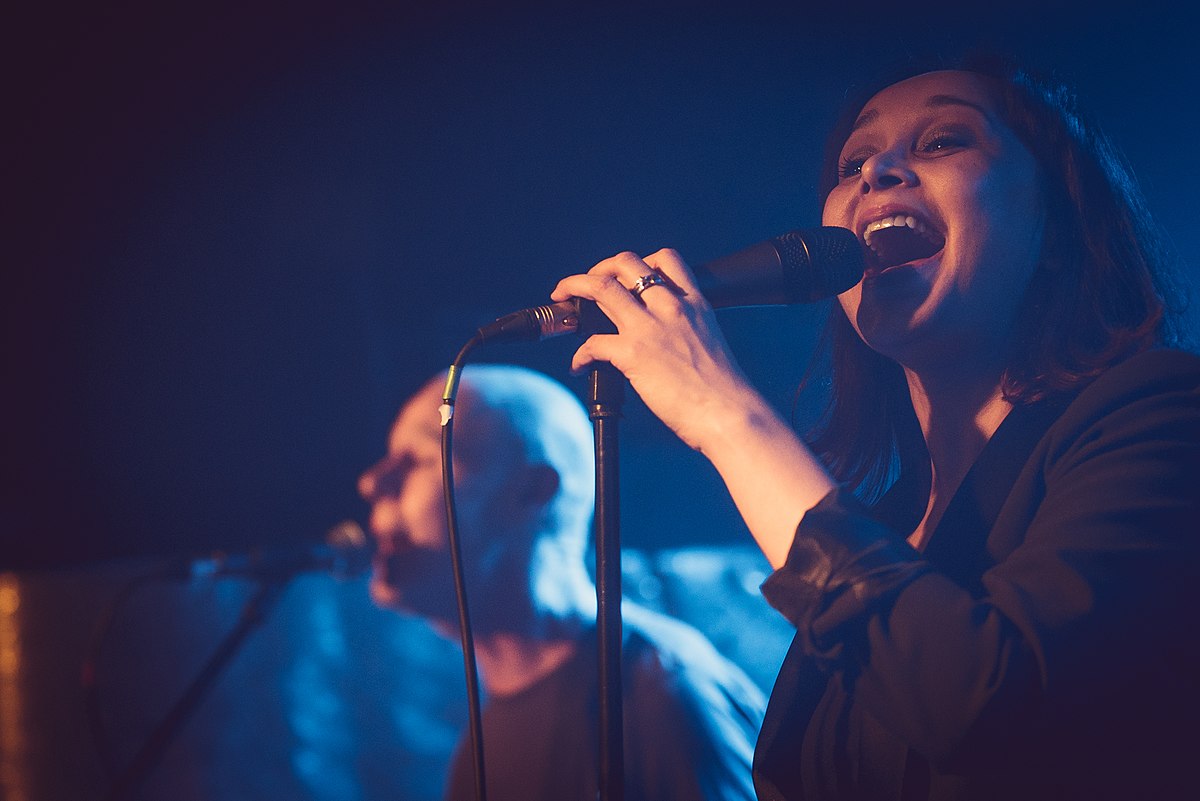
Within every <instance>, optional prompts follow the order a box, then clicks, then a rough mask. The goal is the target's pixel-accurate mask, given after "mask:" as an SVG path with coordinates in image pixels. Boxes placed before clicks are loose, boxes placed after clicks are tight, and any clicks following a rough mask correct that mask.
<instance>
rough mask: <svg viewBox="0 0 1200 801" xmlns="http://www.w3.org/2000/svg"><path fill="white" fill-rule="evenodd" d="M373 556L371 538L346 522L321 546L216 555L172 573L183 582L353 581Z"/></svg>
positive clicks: (200, 559)
mask: <svg viewBox="0 0 1200 801" xmlns="http://www.w3.org/2000/svg"><path fill="white" fill-rule="evenodd" d="M373 554H374V547H373V544H372V542H371V540H370V538H368V537H367V535H366V534H365V533H363V530H362V528H361V527H360V526H359V525H358V524H357V523H355V522H354V521H352V520H347V521H344V522H342V523H339V524H338V525H336V526H334V527H333V528H332V529H330V531H329V533H328V534H327V535H326V536H325V540H324V541H323V542H320V543H315V544H305V545H299V546H296V547H294V548H264V549H259V550H251V551H247V552H245V553H235V554H226V553H214V554H212V555H210V556H206V557H201V558H198V559H188V560H184V561H183V562H182V563H181V564H179V565H177V567H176V568H175V569H173V570H172V571H171V572H172V574H173V575H174V576H176V577H178V578H184V579H198V578H199V579H212V578H227V577H241V578H256V579H287V578H291V577H292V576H294V575H296V574H298V573H314V572H315V573H330V574H332V575H334V576H335V577H337V578H340V579H351V578H356V577H358V576H361V575H363V574H365V573H366V572H367V570H369V569H370V567H371V559H372V556H373Z"/></svg>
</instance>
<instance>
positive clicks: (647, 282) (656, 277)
mask: <svg viewBox="0 0 1200 801" xmlns="http://www.w3.org/2000/svg"><path fill="white" fill-rule="evenodd" d="M665 283H667V279H665V278H663V276H662V273H657V272H655V273H650V274H649V275H643V276H642V277H641V278H639V279H638V280H637V283H636V284H634V285H633V288H632V289H630V290H629V292H630V294H632V295H633V296H634V297H635V298H640V297H641V296H642V293H643V292H645V291H646V290H647V289H649V288H650V287H652V286H659V285H660V284H665Z"/></svg>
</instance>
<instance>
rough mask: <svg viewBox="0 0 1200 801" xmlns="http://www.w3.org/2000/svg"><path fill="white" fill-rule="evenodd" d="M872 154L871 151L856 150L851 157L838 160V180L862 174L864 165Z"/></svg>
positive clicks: (847, 156)
mask: <svg viewBox="0 0 1200 801" xmlns="http://www.w3.org/2000/svg"><path fill="white" fill-rule="evenodd" d="M871 155H872V153H871V152H870V151H864V150H856V151H854V152H853V153H850V154H849V155H846V156H842V157H841V158H840V159H838V170H837V174H838V180H842V179H845V178H851V177H853V176H855V175H858V174H860V173H861V172H862V168H863V165H864V164H866V162H867V159H868V158H870V157H871Z"/></svg>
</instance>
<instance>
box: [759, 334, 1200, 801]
mask: <svg viewBox="0 0 1200 801" xmlns="http://www.w3.org/2000/svg"><path fill="white" fill-rule="evenodd" d="M927 497H928V496H927V490H926V489H925V485H924V482H923V481H922V480H921V479H918V480H915V481H914V480H911V477H902V478H901V480H900V481H899V482H898V484H897V486H896V487H894V488H893V489H892V490H891V491H889V493H888V494H887V495H886V496H885V498H884V500H883V501H882V502H881V503H880V504H879V505H878V506H877V507H876V509H875V510H872V511H868V510H866V509H864V508H862V507H861V506H859V505H858V504H857V503H856V501H855V500H854V498H853V497H851V496H849V494H848V493H844V492H841V493H834V494H832V495H830V496H829V497H827V498H826V499H824V500H823V501H822V502H821V504H819V505H818V506H817V507H816V508H815V509H813V510H811V511H810V512H809V513H808V514H807V515H806V516H805V518H804V521H803V523H802V524H801V526H800V528H799V530H798V531H797V536H796V540H795V542H794V544H793V547H792V550H791V553H790V554H789V556H788V560H787V563H786V564H785V565H784V566H783V567H782V568H780V569H779V570H778V571H776V572H775V573H774V574H773V575H772V576H771V577H770V578H769V579H768V580H767V581H766V582H765V583H764V585H763V593H764V594H765V595H766V597H767V599H768V600H769V601H770V602H771V603H772V604H773V605H774V606H775V607H776V608H778V609H779V610H780V611H781V612H782V613H783V614H784V615H786V616H787V617H788V618H789V619H790V620H791V621H792V622H793V624H795V626H796V628H797V634H796V637H795V640H794V641H793V644H792V647H791V650H790V651H789V653H788V656H787V658H786V660H785V662H784V665H783V668H782V669H781V671H780V675H779V678H778V679H777V681H776V685H775V689H774V691H773V693H772V696H771V701H770V705H769V708H768V712H767V717H766V720H765V722H764V724H763V729H762V732H761V734H760V737H759V741H758V747H757V751H756V755H755V786H756V789H757V791H758V793H759V797H760V798H761V799H789V801H796V800H797V799H802V798H803V799H809V801H814V800H815V801H835V800H836V799H842V798H853V799H900V798H928V799H937V800H938V801H944V800H946V799H972V800H975V799H990V798H1006V799H1022V800H1023V801H1024V800H1025V799H1043V798H1045V799H1050V798H1055V799H1099V798H1138V799H1157V798H1197V797H1200V769H1197V768H1196V767H1195V765H1196V762H1195V760H1196V754H1197V753H1200V635H1197V633H1196V623H1195V620H1196V619H1197V618H1198V617H1200V359H1197V358H1196V357H1194V356H1191V355H1189V354H1185V353H1181V352H1177V351H1166V350H1159V351H1152V352H1149V353H1144V354H1141V355H1139V356H1136V357H1134V358H1132V359H1130V360H1128V361H1126V362H1124V363H1122V364H1120V365H1118V366H1117V367H1114V368H1112V369H1111V370H1109V371H1108V372H1106V373H1105V374H1103V375H1102V376H1101V377H1100V378H1098V379H1096V380H1095V381H1094V382H1092V383H1091V384H1090V385H1089V386H1088V387H1087V388H1086V389H1084V390H1083V391H1082V392H1080V393H1079V394H1078V395H1077V396H1076V397H1073V398H1068V399H1061V400H1058V401H1047V402H1042V403H1039V404H1036V405H1033V406H1028V407H1019V408H1016V409H1014V410H1013V411H1012V412H1011V413H1010V414H1009V416H1008V417H1007V418H1006V419H1005V421H1004V422H1003V423H1002V424H1001V426H1000V427H999V428H998V429H997V431H996V433H995V434H994V435H993V437H992V438H991V440H990V441H989V442H988V444H987V445H986V447H985V448H984V450H983V452H982V453H981V454H980V456H979V458H978V460H977V461H976V463H975V465H974V466H973V467H972V469H971V471H970V472H969V474H968V475H967V477H966V478H965V480H964V481H963V484H962V486H961V487H960V488H959V490H958V492H957V493H956V494H955V496H954V499H953V500H952V502H951V504H950V506H949V507H948V508H947V510H946V513H945V516H944V517H943V519H942V521H941V523H940V524H939V525H938V527H937V529H936V530H935V532H934V533H933V535H932V537H931V538H930V540H929V542H928V544H927V546H926V548H925V550H924V552H923V553H918V552H917V551H915V550H914V549H913V548H911V547H910V546H909V545H908V544H907V542H906V541H905V537H906V536H907V534H908V533H909V532H910V531H911V530H912V529H913V527H914V524H915V522H916V521H917V520H919V518H920V512H921V511H923V508H924V507H923V504H924V501H925V499H926V498H927Z"/></svg>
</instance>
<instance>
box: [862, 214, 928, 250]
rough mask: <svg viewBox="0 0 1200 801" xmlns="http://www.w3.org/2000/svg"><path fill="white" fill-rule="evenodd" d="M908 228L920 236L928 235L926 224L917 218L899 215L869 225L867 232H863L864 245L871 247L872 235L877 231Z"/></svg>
mask: <svg viewBox="0 0 1200 801" xmlns="http://www.w3.org/2000/svg"><path fill="white" fill-rule="evenodd" d="M901 225H903V226H907V227H909V228H911V229H913V230H914V231H916V232H917V233H919V234H924V233H926V229H925V224H924V223H922V222H921V221H920V220H918V219H917V218H916V217H909V216H906V215H904V214H897V215H896V216H895V217H884V218H883V219H882V220H876V221H875V222H873V223H869V224H868V225H867V230H865V231H863V243H864V244H865V245H866V246H867V247H870V246H871V234H873V233H875V232H876V231H882V230H883V229H884V228H892V227H895V226H901Z"/></svg>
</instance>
